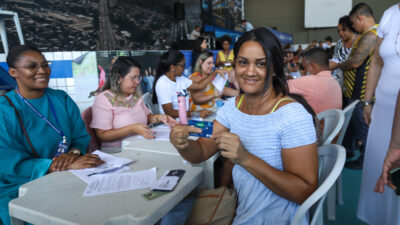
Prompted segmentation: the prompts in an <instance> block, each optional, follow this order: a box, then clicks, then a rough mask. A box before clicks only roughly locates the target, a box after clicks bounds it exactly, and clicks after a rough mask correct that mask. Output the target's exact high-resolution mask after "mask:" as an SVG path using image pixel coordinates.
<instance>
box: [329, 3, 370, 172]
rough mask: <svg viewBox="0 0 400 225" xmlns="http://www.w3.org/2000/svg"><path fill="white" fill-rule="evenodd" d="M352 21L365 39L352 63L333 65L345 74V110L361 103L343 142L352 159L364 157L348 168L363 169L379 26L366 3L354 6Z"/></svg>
mask: <svg viewBox="0 0 400 225" xmlns="http://www.w3.org/2000/svg"><path fill="white" fill-rule="evenodd" d="M350 21H351V22H352V23H353V28H354V29H355V30H356V31H357V32H359V33H361V36H360V38H358V39H357V40H356V43H355V44H354V47H353V49H352V51H351V53H350V56H349V59H348V60H346V61H345V62H342V63H333V62H332V63H331V65H332V67H331V68H332V69H336V68H340V69H342V70H343V71H344V90H343V94H344V104H343V107H346V106H347V105H349V104H350V103H352V102H353V101H355V100H358V99H359V100H361V101H360V102H359V103H358V104H357V105H356V107H355V109H354V111H353V115H352V117H351V119H350V124H349V126H348V128H347V131H346V134H345V136H344V139H343V146H344V147H345V148H346V151H347V153H348V157H352V155H354V151H355V150H356V149H359V150H360V153H361V154H360V156H359V157H358V159H356V160H354V161H350V162H347V163H346V164H345V166H346V167H347V168H350V169H361V168H362V165H363V161H364V152H365V144H366V142H367V134H368V125H367V124H366V123H365V121H364V119H363V115H362V114H363V113H362V107H363V105H366V104H371V102H370V99H365V81H366V79H367V72H368V69H369V68H370V67H369V65H370V62H371V58H372V52H373V51H374V47H375V42H376V39H377V32H376V30H377V29H378V24H375V20H374V15H373V12H372V9H371V7H369V6H368V5H367V4H365V3H359V4H357V5H355V6H354V8H353V9H352V10H351V12H350Z"/></svg>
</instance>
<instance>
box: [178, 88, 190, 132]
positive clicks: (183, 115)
mask: <svg viewBox="0 0 400 225" xmlns="http://www.w3.org/2000/svg"><path fill="white" fill-rule="evenodd" d="M178 112H179V123H180V124H184V125H187V124H188V119H187V111H186V96H184V95H182V94H178Z"/></svg>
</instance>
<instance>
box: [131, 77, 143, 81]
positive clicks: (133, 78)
mask: <svg viewBox="0 0 400 225" xmlns="http://www.w3.org/2000/svg"><path fill="white" fill-rule="evenodd" d="M131 79H132V80H135V81H137V82H141V81H142V80H143V76H142V75H140V76H137V77H136V76H135V77H131Z"/></svg>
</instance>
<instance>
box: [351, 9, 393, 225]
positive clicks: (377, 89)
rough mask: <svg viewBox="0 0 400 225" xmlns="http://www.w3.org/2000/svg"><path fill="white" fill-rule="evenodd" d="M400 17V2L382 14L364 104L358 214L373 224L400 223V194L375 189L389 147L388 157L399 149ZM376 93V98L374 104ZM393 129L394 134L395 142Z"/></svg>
mask: <svg viewBox="0 0 400 225" xmlns="http://www.w3.org/2000/svg"><path fill="white" fill-rule="evenodd" d="M399 21H400V4H396V5H393V6H392V7H390V8H389V9H387V10H386V11H385V13H384V14H383V16H382V18H381V23H380V27H379V29H378V37H379V38H378V39H377V41H376V45H375V51H374V55H373V58H372V60H371V64H370V69H369V70H368V74H367V84H366V88H365V103H368V104H364V107H363V111H364V113H363V114H364V118H365V120H366V121H365V122H366V123H367V124H369V123H370V127H369V133H368V139H367V145H366V150H365V161H364V169H363V173H362V179H361V191H360V198H359V202H358V210H357V217H358V218H360V219H361V220H363V221H365V222H367V223H368V224H371V225H379V224H400V215H399V213H398V212H399V209H400V198H399V197H398V196H396V195H395V193H394V192H393V191H386V192H384V193H383V194H376V193H373V192H372V191H373V190H374V186H375V183H376V179H377V178H378V177H379V175H380V173H379V172H380V171H381V168H382V164H383V161H384V159H385V154H386V152H387V149H389V153H388V156H389V157H390V155H391V154H393V153H394V154H395V153H396V152H397V151H398V149H396V148H397V147H396V146H397V145H396V144H394V143H397V142H398V141H399V139H398V135H397V132H396V130H394V131H393V132H392V123H393V117H394V113H395V108H396V95H397V94H398V92H399V90H400V76H399V74H400V67H399V65H400V36H399V30H400V23H399ZM374 94H375V97H376V101H375V103H374V104H373V102H374V99H373V96H374ZM372 104H373V105H372ZM396 119H397V121H394V123H395V124H398V120H399V118H398V116H397V117H396ZM393 129H398V127H396V126H394V127H393ZM391 133H392V134H394V139H393V138H392V142H391V140H390V136H391ZM392 152H393V153H392ZM387 159H389V160H390V159H391V158H387ZM386 163H387V162H385V164H386ZM382 191H383V190H382Z"/></svg>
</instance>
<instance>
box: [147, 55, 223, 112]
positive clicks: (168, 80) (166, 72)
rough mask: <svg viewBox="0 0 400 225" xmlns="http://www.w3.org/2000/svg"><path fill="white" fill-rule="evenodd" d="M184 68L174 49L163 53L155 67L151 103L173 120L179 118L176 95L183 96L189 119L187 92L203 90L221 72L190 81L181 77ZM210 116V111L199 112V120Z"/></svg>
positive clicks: (180, 57)
mask: <svg viewBox="0 0 400 225" xmlns="http://www.w3.org/2000/svg"><path fill="white" fill-rule="evenodd" d="M185 67H186V64H185V57H184V55H183V54H182V53H181V52H180V51H178V50H175V49H170V50H169V51H168V52H166V53H164V54H163V55H162V56H161V59H160V62H159V63H158V66H157V73H156V77H155V79H154V85H153V103H154V104H157V103H158V105H159V108H160V112H161V113H165V114H167V115H169V116H171V117H173V118H177V117H179V112H178V94H177V93H180V94H182V95H184V96H185V100H186V110H187V116H188V117H190V116H191V111H190V110H189V96H188V95H189V93H188V91H196V90H202V89H204V88H205V87H206V86H207V85H208V84H209V83H210V82H211V81H212V79H214V77H215V75H216V74H217V73H222V70H217V71H216V72H215V73H212V74H211V75H210V76H208V77H206V78H204V79H202V80H199V81H192V80H190V79H189V78H187V77H185V76H182V74H183V71H184V69H185ZM211 114H212V111H210V110H207V109H202V110H199V115H200V117H201V118H207V117H208V116H210V115H211Z"/></svg>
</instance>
